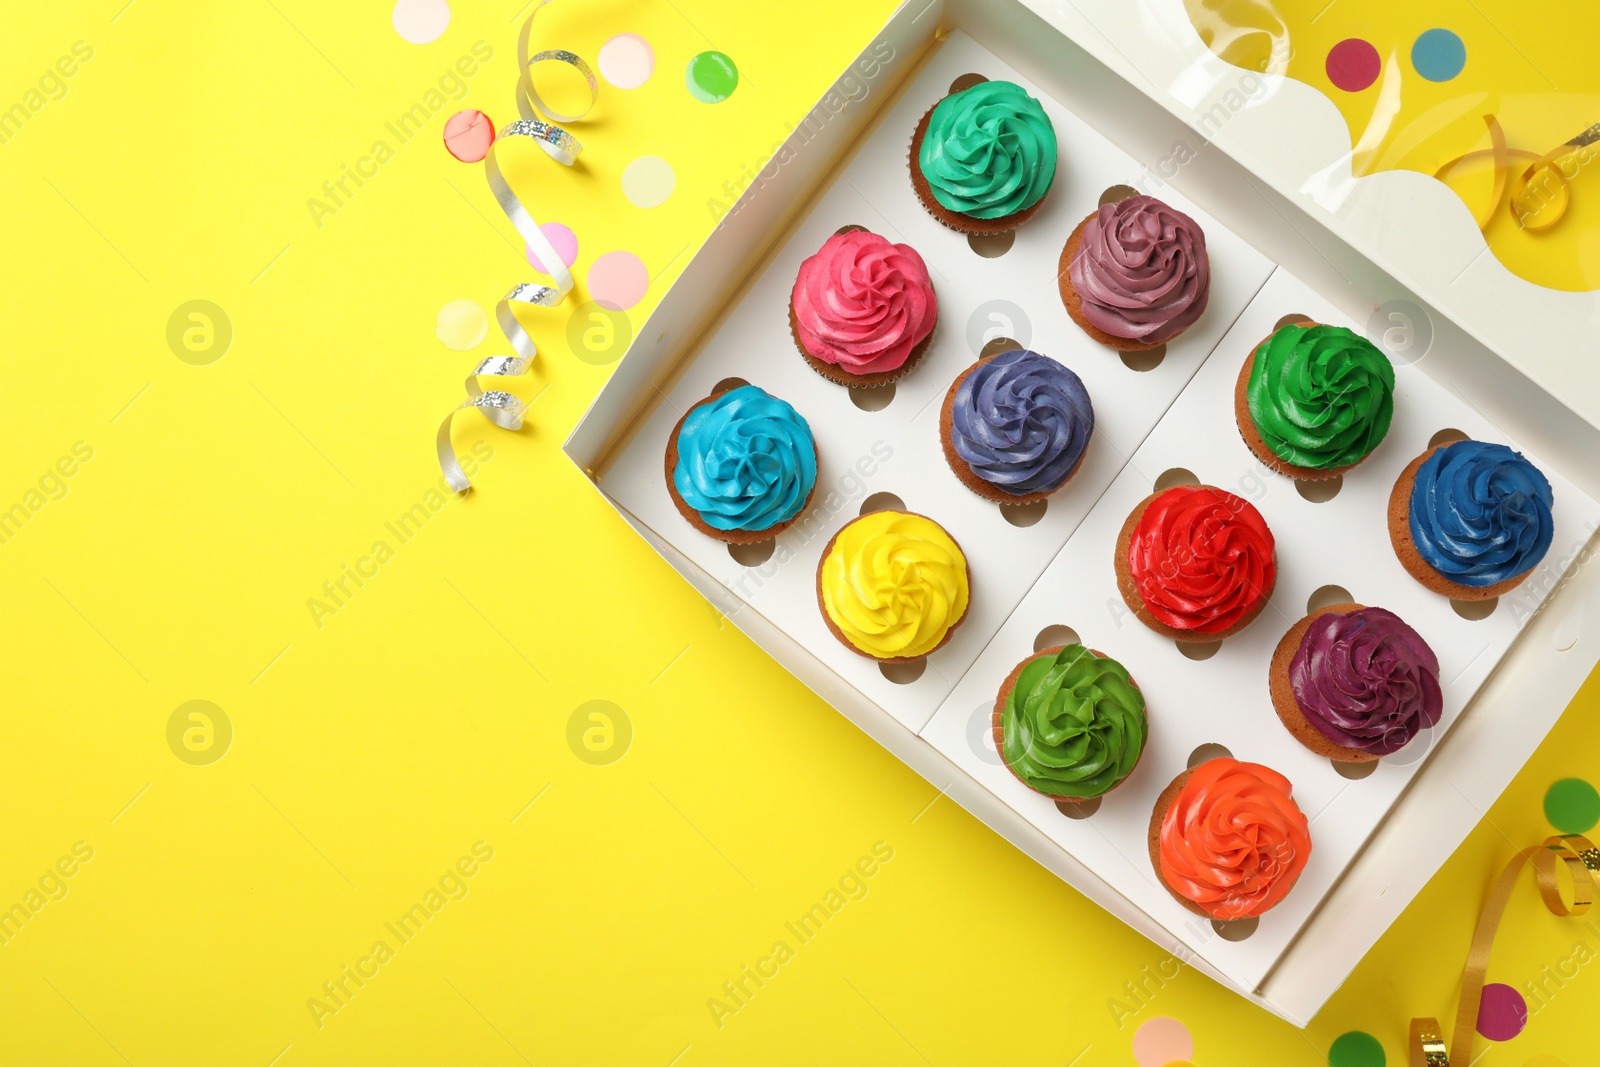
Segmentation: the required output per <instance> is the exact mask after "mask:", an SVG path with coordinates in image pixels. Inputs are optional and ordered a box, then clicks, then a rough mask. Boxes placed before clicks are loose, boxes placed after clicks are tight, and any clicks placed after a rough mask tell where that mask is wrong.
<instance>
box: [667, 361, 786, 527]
mask: <svg viewBox="0 0 1600 1067" xmlns="http://www.w3.org/2000/svg"><path fill="white" fill-rule="evenodd" d="M666 473H667V492H668V493H669V494H671V496H672V502H673V503H674V504H675V505H677V508H678V511H679V512H680V513H681V514H682V515H683V517H684V518H685V519H687V520H688V522H689V524H690V525H691V526H693V527H694V528H695V529H697V530H699V531H700V532H701V533H703V534H706V535H707V536H710V537H715V538H716V539H717V540H719V541H727V542H730V543H732V544H753V543H754V542H757V541H765V540H767V539H768V538H771V537H776V536H777V535H778V534H780V533H782V532H783V531H784V530H785V529H787V528H788V526H789V524H790V523H792V522H794V520H795V519H796V518H798V517H799V516H800V514H801V513H802V512H804V511H805V510H806V508H807V507H809V506H810V504H811V497H812V495H813V494H814V493H815V492H816V489H817V446H816V442H815V441H814V440H813V439H812V436H811V427H810V426H809V425H807V423H806V420H805V419H803V418H801V416H800V413H799V412H798V411H796V410H795V409H794V408H793V407H791V406H790V405H789V404H788V402H787V401H783V400H779V399H778V398H777V397H775V396H773V395H771V394H770V393H768V392H766V391H765V390H763V389H759V388H757V387H756V386H753V385H738V386H733V387H730V388H728V389H724V390H722V391H721V392H718V393H715V394H713V395H712V396H709V397H707V398H706V399H705V400H702V401H700V403H698V404H696V405H695V406H694V407H692V408H690V409H689V412H688V414H686V415H684V417H683V418H682V419H679V420H678V425H677V426H675V427H674V428H673V430H672V434H671V436H670V437H668V439H667V457H666Z"/></svg>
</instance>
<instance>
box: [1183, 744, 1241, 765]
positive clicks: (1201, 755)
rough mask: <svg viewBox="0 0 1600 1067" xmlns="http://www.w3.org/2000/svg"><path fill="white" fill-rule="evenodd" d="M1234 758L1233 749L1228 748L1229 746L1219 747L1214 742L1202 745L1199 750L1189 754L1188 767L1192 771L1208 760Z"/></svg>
mask: <svg viewBox="0 0 1600 1067" xmlns="http://www.w3.org/2000/svg"><path fill="white" fill-rule="evenodd" d="M1232 758H1233V750H1232V749H1230V748H1228V746H1227V745H1219V744H1217V743H1216V742H1215V741H1212V742H1208V743H1207V744H1204V745H1201V746H1200V747H1199V748H1197V749H1195V750H1194V751H1193V752H1191V753H1189V763H1188V767H1189V769H1190V770H1191V771H1192V770H1194V769H1195V768H1196V767H1198V766H1200V764H1202V763H1204V762H1205V761H1206V760H1213V759H1232Z"/></svg>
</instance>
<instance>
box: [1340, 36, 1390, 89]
mask: <svg viewBox="0 0 1600 1067" xmlns="http://www.w3.org/2000/svg"><path fill="white" fill-rule="evenodd" d="M1327 70H1328V80H1329V81H1331V82H1332V83H1333V84H1334V85H1335V86H1336V87H1338V88H1340V89H1343V90H1344V91H1345V92H1347V93H1359V92H1360V91H1361V90H1363V89H1365V88H1366V87H1367V86H1369V85H1371V84H1372V83H1373V82H1375V81H1377V80H1378V74H1379V72H1381V71H1382V70H1383V61H1382V60H1380V59H1379V58H1378V50H1377V49H1376V48H1374V47H1372V45H1371V43H1370V42H1368V41H1363V40H1362V39H1361V38H1359V37H1351V38H1348V39H1346V40H1343V41H1340V42H1339V43H1338V44H1336V45H1334V46H1333V47H1332V48H1331V49H1329V50H1328V63H1327Z"/></svg>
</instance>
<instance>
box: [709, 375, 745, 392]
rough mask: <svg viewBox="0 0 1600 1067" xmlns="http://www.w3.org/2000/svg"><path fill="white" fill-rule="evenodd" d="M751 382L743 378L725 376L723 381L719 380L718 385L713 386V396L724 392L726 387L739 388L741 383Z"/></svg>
mask: <svg viewBox="0 0 1600 1067" xmlns="http://www.w3.org/2000/svg"><path fill="white" fill-rule="evenodd" d="M749 384H750V383H749V382H747V381H745V380H744V379H743V378H724V379H722V381H720V382H718V383H717V384H716V385H713V386H712V387H711V395H712V396H716V395H717V394H718V393H720V392H722V391H723V390H724V389H737V388H739V387H740V386H741V385H749Z"/></svg>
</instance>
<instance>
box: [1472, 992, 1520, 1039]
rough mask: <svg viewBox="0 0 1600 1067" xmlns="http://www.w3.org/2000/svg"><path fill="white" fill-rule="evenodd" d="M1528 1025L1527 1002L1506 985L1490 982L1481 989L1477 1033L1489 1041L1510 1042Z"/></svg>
mask: <svg viewBox="0 0 1600 1067" xmlns="http://www.w3.org/2000/svg"><path fill="white" fill-rule="evenodd" d="M1527 1025H1528V1002H1527V1001H1525V1000H1523V999H1522V994H1521V993H1518V992H1517V991H1516V990H1515V989H1512V988H1511V987H1510V986H1508V985H1501V984H1500V983H1499V982H1492V983H1490V984H1489V985H1486V986H1484V987H1483V999H1482V1000H1480V1001H1479V1002H1478V1033H1480V1034H1482V1035H1483V1036H1484V1037H1486V1038H1488V1039H1489V1040H1490V1041H1510V1040H1511V1039H1512V1038H1514V1037H1516V1036H1517V1035H1518V1034H1520V1033H1522V1028H1523V1027H1524V1026H1527Z"/></svg>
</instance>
